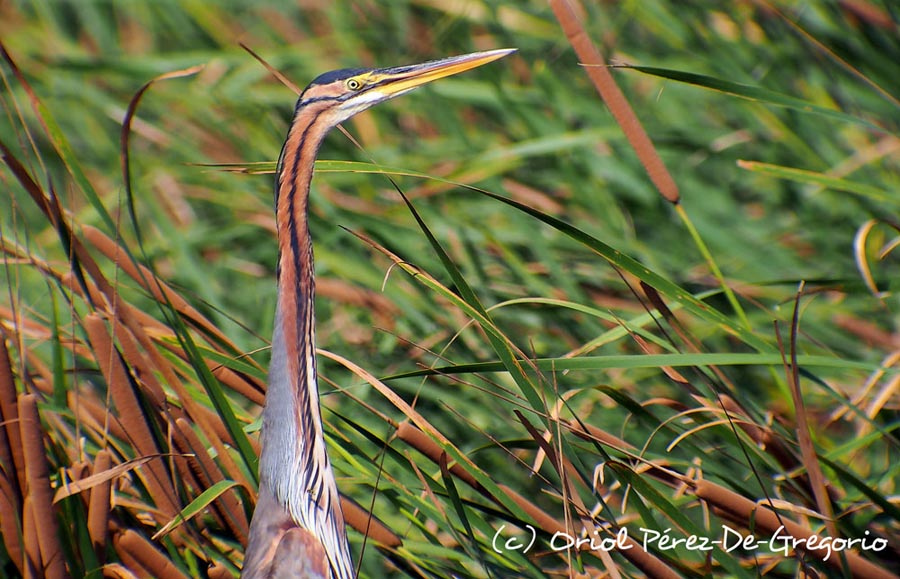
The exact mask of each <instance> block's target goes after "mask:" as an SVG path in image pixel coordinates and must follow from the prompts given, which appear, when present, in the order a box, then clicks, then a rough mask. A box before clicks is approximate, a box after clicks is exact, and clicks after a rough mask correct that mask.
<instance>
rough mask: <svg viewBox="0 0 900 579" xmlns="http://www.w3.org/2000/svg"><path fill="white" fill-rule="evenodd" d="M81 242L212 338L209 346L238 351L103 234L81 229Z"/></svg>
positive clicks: (226, 337) (90, 228) (219, 331)
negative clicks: (85, 242)
mask: <svg viewBox="0 0 900 579" xmlns="http://www.w3.org/2000/svg"><path fill="white" fill-rule="evenodd" d="M82 232H83V233H84V238H85V239H86V240H87V241H88V242H89V243H90V244H91V245H93V246H94V247H95V248H97V250H99V251H100V253H102V254H103V255H104V256H106V258H107V259H109V260H110V261H112V262H113V263H115V264H116V267H118V268H119V269H120V270H121V271H122V272H124V273H125V274H127V275H128V276H129V277H131V278H132V279H133V280H134V281H136V282H137V283H138V284H139V285H140V286H141V287H142V288H143V289H144V290H146V291H147V292H149V293H150V295H152V296H153V299H155V300H156V301H157V302H159V303H161V304H164V305H166V304H170V305H171V307H172V308H173V309H174V310H175V311H176V312H178V313H179V314H181V316H182V317H184V318H185V319H186V320H187V321H188V322H190V323H191V324H192V325H194V327H196V328H197V329H199V330H201V332H202V333H204V334H205V335H206V336H208V337H211V338H214V339H213V340H210V344H213V345H216V343H219V344H224V345H226V346H228V347H229V348H230V349H231V351H233V352H237V351H238V348H237V346H235V345H234V343H232V342H231V340H229V339H228V336H226V335H225V334H224V333H222V331H221V330H219V328H217V327H216V326H215V324H213V323H212V322H210V321H209V320H208V319H206V317H204V316H203V314H201V313H200V312H198V311H197V310H196V309H194V308H193V307H192V306H191V305H190V304H189V303H188V302H187V301H186V300H185V299H184V298H182V297H181V296H180V295H179V294H178V293H177V292H175V291H174V290H173V289H172V288H170V287H169V286H168V285H167V284H166V283H165V282H163V281H162V280H160V279H159V278H157V277H156V276H155V275H154V274H153V272H152V271H150V270H149V269H147V268H146V267H144V266H143V265H135V263H134V262H132V261H131V260H130V259H128V254H127V253H126V252H125V250H124V249H123V248H121V247H120V246H119V245H118V244H117V243H116V242H115V241H113V240H112V239H110V238H109V237H107V236H106V235H105V234H104V233H103V232H102V231H100V230H99V229H96V228H95V227H91V226H89V225H85V226H82Z"/></svg>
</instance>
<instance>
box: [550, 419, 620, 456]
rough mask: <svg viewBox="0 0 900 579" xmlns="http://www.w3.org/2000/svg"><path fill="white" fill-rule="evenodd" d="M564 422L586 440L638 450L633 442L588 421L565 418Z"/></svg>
mask: <svg viewBox="0 0 900 579" xmlns="http://www.w3.org/2000/svg"><path fill="white" fill-rule="evenodd" d="M562 423H563V424H564V425H565V426H566V427H567V428H568V429H569V430H571V431H572V434H574V435H575V436H577V437H579V438H583V439H585V440H590V441H593V442H599V443H601V444H604V445H606V446H608V447H610V448H614V449H616V450H621V451H624V452H632V451H636V450H637V448H636V447H635V446H634V445H632V444H631V443H629V442H626V441H624V440H622V439H621V438H619V437H618V436H615V435H613V434H610V433H608V432H606V431H605V430H601V429H600V428H597V427H596V426H594V425H593V424H587V423H586V422H580V421H576V420H563V421H562Z"/></svg>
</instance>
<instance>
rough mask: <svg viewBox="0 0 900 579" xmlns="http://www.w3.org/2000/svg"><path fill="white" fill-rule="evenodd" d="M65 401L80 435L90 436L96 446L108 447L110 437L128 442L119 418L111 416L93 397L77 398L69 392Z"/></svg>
mask: <svg viewBox="0 0 900 579" xmlns="http://www.w3.org/2000/svg"><path fill="white" fill-rule="evenodd" d="M66 399H67V404H68V407H69V408H70V409H72V411H73V412H74V414H75V417H76V419H77V420H78V423H79V424H80V425H81V431H82V433H85V434H88V433H89V434H91V435H92V436H93V438H94V442H96V443H97V444H99V445H101V446H105V445H108V444H109V437H110V436H112V438H114V439H117V440H121V441H127V440H128V433H126V432H125V427H124V426H123V425H122V423H121V422H120V421H119V417H118V416H115V415H114V414H111V413H110V412H109V409H108V408H107V407H106V406H103V405H102V404H100V402H98V401H97V400H96V399H94V398H93V397H89V396H79V395H78V393H77V392H75V391H72V390H70V391H69V392H68V393H67V395H66Z"/></svg>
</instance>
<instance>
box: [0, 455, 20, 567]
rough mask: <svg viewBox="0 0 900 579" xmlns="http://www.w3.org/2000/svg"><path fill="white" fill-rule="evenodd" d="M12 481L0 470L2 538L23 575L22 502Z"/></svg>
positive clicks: (0, 532) (0, 525) (0, 533)
mask: <svg viewBox="0 0 900 579" xmlns="http://www.w3.org/2000/svg"><path fill="white" fill-rule="evenodd" d="M12 480H14V479H9V478H7V477H6V474H5V469H0V536H2V537H3V545H4V546H5V547H6V552H7V553H8V554H9V558H10V559H11V560H12V562H13V563H14V564H15V565H16V567H17V568H18V569H19V573H22V566H23V557H24V556H25V551H24V545H22V538H21V529H20V528H19V525H20V524H21V523H22V520H21V513H22V502H21V499H20V497H19V495H18V493H17V492H15V491H13V488H12Z"/></svg>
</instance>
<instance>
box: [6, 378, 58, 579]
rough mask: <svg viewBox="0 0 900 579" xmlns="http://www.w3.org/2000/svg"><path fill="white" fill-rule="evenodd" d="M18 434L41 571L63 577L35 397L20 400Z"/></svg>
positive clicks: (31, 395) (25, 395) (21, 397)
mask: <svg viewBox="0 0 900 579" xmlns="http://www.w3.org/2000/svg"><path fill="white" fill-rule="evenodd" d="M18 406H19V430H20V432H21V434H22V451H23V455H24V457H25V478H26V484H27V486H26V494H27V496H28V498H29V499H30V505H31V510H32V517H33V519H32V520H33V521H34V523H35V527H36V528H35V532H36V533H37V538H38V545H39V546H40V561H41V567H40V568H41V569H42V570H43V573H44V575H45V576H46V577H48V578H50V579H56V578H60V579H62V578H64V577H66V563H65V559H64V558H63V551H62V546H61V545H60V543H59V528H58V526H57V522H56V513H54V511H53V489H52V488H51V487H50V466H49V464H48V463H47V454H46V450H45V449H44V431H43V429H42V428H41V417H40V415H39V414H38V408H37V399H36V398H35V396H34V394H23V395H21V396H19V400H18Z"/></svg>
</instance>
